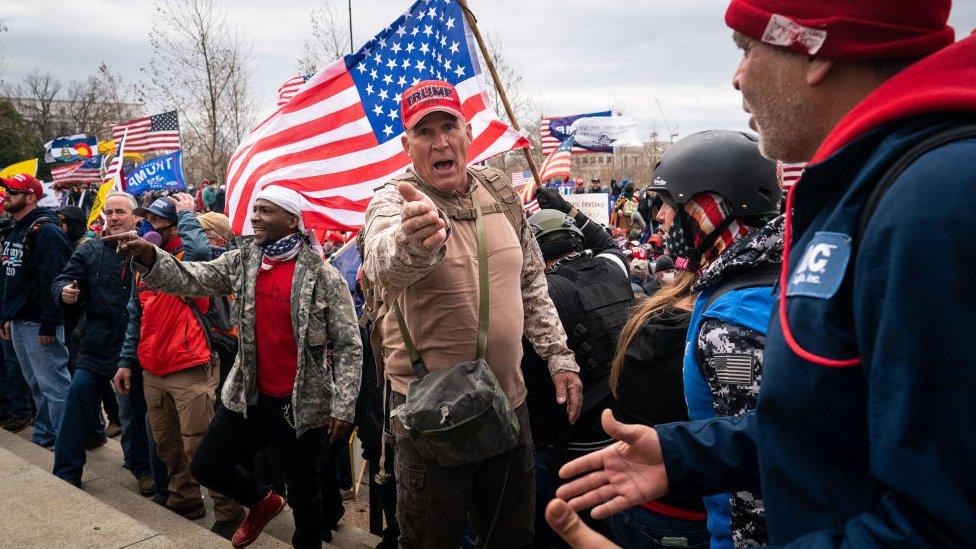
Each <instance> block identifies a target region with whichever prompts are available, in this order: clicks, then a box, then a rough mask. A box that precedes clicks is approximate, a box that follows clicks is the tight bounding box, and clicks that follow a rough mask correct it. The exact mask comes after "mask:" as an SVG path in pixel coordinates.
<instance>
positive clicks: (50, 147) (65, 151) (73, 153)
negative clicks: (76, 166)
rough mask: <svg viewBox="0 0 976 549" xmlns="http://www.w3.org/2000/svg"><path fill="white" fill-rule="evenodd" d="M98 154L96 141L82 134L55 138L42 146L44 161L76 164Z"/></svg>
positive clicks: (93, 137)
mask: <svg viewBox="0 0 976 549" xmlns="http://www.w3.org/2000/svg"><path fill="white" fill-rule="evenodd" d="M96 154H98V140H97V139H96V138H95V136H94V135H92V136H88V135H86V134H83V133H79V134H75V135H66V136H64V137H56V138H54V139H52V140H50V141H48V142H47V143H45V144H44V161H45V162H47V163H49V164H50V163H53V162H78V161H81V160H85V159H86V158H91V157H92V156H94V155H96Z"/></svg>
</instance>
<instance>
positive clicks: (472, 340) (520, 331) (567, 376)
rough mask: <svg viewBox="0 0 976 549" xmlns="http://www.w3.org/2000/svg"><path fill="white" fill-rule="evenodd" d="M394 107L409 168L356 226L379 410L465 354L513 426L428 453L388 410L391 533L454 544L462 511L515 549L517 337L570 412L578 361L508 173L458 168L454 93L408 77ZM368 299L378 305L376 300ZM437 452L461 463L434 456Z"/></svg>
mask: <svg viewBox="0 0 976 549" xmlns="http://www.w3.org/2000/svg"><path fill="white" fill-rule="evenodd" d="M401 115H402V116H401V120H403V126H404V128H405V132H404V135H403V137H402V139H401V143H402V146H403V149H404V151H405V152H406V153H407V154H408V155H409V156H410V158H411V160H412V161H413V164H412V165H411V167H410V168H409V169H408V170H407V172H406V173H405V174H402V175H400V176H397V177H395V178H393V180H391V181H389V182H387V183H386V184H384V185H383V186H381V187H380V188H378V189H377V190H376V194H375V195H374V196H373V199H372V201H371V202H370V204H369V207H368V208H367V210H366V225H365V227H364V228H363V233H362V236H361V238H362V243H363V248H364V253H363V279H364V281H363V282H364V288H365V289H367V292H366V293H367V309H368V310H369V311H370V314H371V315H373V316H374V318H375V323H374V326H375V328H374V333H375V334H376V335H377V336H378V338H379V339H380V340H381V342H376V343H375V344H374V347H375V348H377V349H379V348H382V350H383V357H382V358H383V360H382V366H383V367H384V370H385V376H386V378H387V379H388V380H389V382H390V387H391V390H392V394H391V395H390V401H389V404H390V405H389V408H390V409H391V410H396V409H397V408H398V407H399V406H401V405H403V404H404V402H405V401H409V400H408V398H407V395H408V391H407V388H408V385H409V386H410V388H411V389H410V392H409V394H415V389H414V387H415V386H416V385H415V384H416V383H417V382H418V378H420V377H426V376H427V374H428V373H430V374H435V376H434V378H432V379H435V378H437V375H438V374H441V373H442V372H446V371H448V372H449V371H452V370H454V368H453V367H454V366H455V365H460V364H461V363H465V362H467V361H472V359H475V358H476V355H477V358H478V359H482V358H483V359H484V361H485V362H486V363H487V365H488V367H489V368H490V371H491V373H492V374H493V376H494V378H495V379H496V380H497V386H498V387H499V391H497V392H493V393H494V396H495V397H497V398H496V399H495V400H493V402H495V403H502V404H503V403H504V402H503V401H502V399H505V401H507V406H510V408H508V410H509V411H511V412H513V413H512V415H513V416H514V417H513V418H510V420H509V423H517V424H518V425H519V432H518V434H517V436H516V437H514V438H515V439H517V440H509V442H511V443H512V444H513V445H514V447H513V446H507V447H505V446H503V445H501V444H498V445H497V446H496V445H491V444H488V445H486V446H488V448H487V450H488V451H486V452H485V453H484V454H483V455H480V453H479V455H478V456H474V457H472V454H474V453H476V452H467V453H466V454H465V456H464V457H463V458H462V457H457V458H456V459H455V458H454V456H455V455H460V454H461V453H462V450H464V449H465V448H466V447H468V446H475V445H476V444H477V442H478V441H479V440H489V438H488V437H487V435H486V433H485V432H484V431H485V430H478V431H477V432H473V433H468V434H467V435H460V436H458V439H463V440H458V444H456V445H451V447H450V448H447V449H446V451H445V452H442V453H439V454H438V455H434V456H432V455H431V453H430V452H429V451H425V447H424V445H423V444H421V443H419V442H417V441H415V439H414V437H413V436H412V435H411V434H410V433H408V430H407V428H406V427H405V426H404V423H403V421H401V420H402V417H400V416H397V417H396V418H393V419H391V420H390V423H391V424H392V425H391V427H392V432H393V435H394V439H395V440H394V445H395V449H396V456H395V460H396V476H397V479H396V482H397V486H398V491H397V519H398V521H399V524H400V530H401V535H400V540H399V543H400V546H401V547H408V548H409V547H437V548H440V547H444V548H448V547H458V545H459V544H460V543H461V536H462V534H463V532H464V529H465V524H466V523H467V522H468V517H470V523H471V524H472V526H473V527H474V530H475V531H476V532H477V534H478V536H479V538H480V539H481V543H487V542H488V539H487V538H490V540H491V541H492V542H493V543H495V544H506V545H508V546H513V547H523V546H527V545H530V544H531V543H532V538H533V511H532V510H533V508H534V487H533V480H532V479H533V476H532V467H533V453H532V436H531V433H530V430H529V421H528V410H527V405H526V404H525V397H526V388H525V381H524V380H523V379H522V374H521V370H520V368H519V366H520V363H521V360H522V337H523V335H524V336H525V337H526V338H527V339H528V341H529V342H530V343H531V344H532V345H533V347H534V348H535V350H536V351H537V352H538V354H539V356H541V357H542V358H543V359H545V361H546V363H547V366H548V370H549V373H550V375H551V377H552V379H553V383H554V385H555V387H556V394H557V395H558V396H557V401H558V402H559V404H565V405H566V406H567V413H568V415H569V418H570V421H574V422H575V421H576V418H577V417H578V416H579V411H580V405H581V403H582V390H581V389H582V383H581V382H580V378H579V375H578V373H577V372H578V371H579V366H577V365H576V360H575V358H574V356H573V352H572V351H570V350H569V348H568V347H567V346H566V334H565V332H564V330H563V327H562V325H561V324H560V322H559V317H558V315H557V314H556V309H555V306H554V305H553V303H552V300H551V299H550V298H549V292H548V287H547V284H546V277H545V272H544V270H545V263H544V262H543V259H542V254H541V252H540V251H539V246H538V244H537V243H536V241H535V238H534V236H533V235H532V232H531V230H530V228H529V226H528V225H527V224H526V222H525V214H524V212H523V211H522V203H521V201H520V200H519V199H518V197H517V196H516V194H515V191H514V189H513V188H512V183H511V181H510V180H509V179H508V177H506V176H505V174H504V173H502V172H500V171H498V170H495V169H492V168H487V167H476V166H471V167H469V166H468V165H467V164H468V154H467V151H468V145H469V144H470V143H471V125H470V124H468V123H467V122H466V121H465V118H464V114H463V108H462V106H461V101H460V99H459V97H458V94H457V90H455V89H454V87H453V86H452V85H451V84H449V83H448V82H443V81H439V80H428V81H423V82H419V83H418V84H416V85H415V86H413V87H411V88H408V89H407V90H406V91H404V92H403V96H402V101H401ZM479 256H484V257H485V260H484V261H482V260H480V259H479ZM482 281H483V284H481V282H482ZM489 295H490V301H489V298H488V296H489ZM371 296H373V297H371ZM482 296H484V298H485V299H484V301H485V302H482V299H481V298H482ZM374 298H378V299H374ZM394 302H397V303H399V307H400V309H402V321H401V322H398V318H397V317H398V316H401V315H400V314H399V313H400V309H397V310H396V311H397V313H398V314H396V315H394V314H385V312H386V311H390V309H389V308H390V307H392V306H393V303H394ZM486 302H487V303H486ZM377 303H382V304H383V305H382V307H381V308H380V309H379V310H377V309H376V305H377ZM482 311H483V312H484V314H485V316H487V319H486V320H485V321H484V322H482V315H481V313H482ZM390 312H392V311H390ZM376 317H378V318H376ZM411 340H413V341H412V342H413V343H414V344H415V348H413V349H411V347H414V346H413V345H411ZM414 355H419V356H418V359H422V360H417V361H415V360H414V359H413V356H414ZM455 371H456V370H455ZM499 393H503V394H499ZM504 407H505V405H503V406H502V408H504ZM441 413H442V414H444V417H443V421H444V422H445V423H450V422H451V420H452V417H453V416H452V413H453V412H452V410H451V408H450V407H449V406H447V405H445V406H444V407H443V408H442V410H441ZM488 416H492V414H486V417H488ZM501 423H504V422H499V423H498V424H501ZM498 424H489V427H488V428H490V426H491V425H498ZM472 425H474V423H472ZM479 425H480V424H479ZM486 430H487V429H486ZM455 440H457V439H455ZM460 447H465V448H460ZM448 457H451V458H452V460H454V461H457V462H461V464H460V465H457V466H454V465H449V464H446V463H445V459H446V458H448ZM469 459H470V461H468V460H469Z"/></svg>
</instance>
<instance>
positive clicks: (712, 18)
mask: <svg viewBox="0 0 976 549" xmlns="http://www.w3.org/2000/svg"><path fill="white" fill-rule="evenodd" d="M217 2H218V3H220V0H217ZM223 5H224V6H225V7H226V10H227V13H228V20H229V22H230V23H231V24H232V25H233V26H236V27H237V28H238V29H239V30H240V31H241V32H242V35H243V36H246V37H247V39H248V40H251V41H252V42H253V57H252V62H251V69H252V80H251V85H252V88H253V91H254V94H255V97H256V98H257V103H258V105H259V106H260V107H261V108H260V110H264V109H265V108H270V107H272V106H273V102H274V95H275V90H276V89H277V87H278V86H279V85H280V84H281V82H283V81H284V80H286V79H287V78H289V77H290V76H291V75H293V74H295V73H296V70H297V59H298V57H299V56H300V55H301V54H302V44H303V40H304V39H305V38H308V37H310V35H311V26H310V23H309V14H310V13H311V11H312V10H313V9H315V8H316V7H318V6H319V5H321V2H314V1H297V0H293V1H281V0H278V1H275V2H268V1H266V0H260V1H259V0H234V1H230V0H228V1H226V2H225V3H224V4H223ZM333 5H334V6H336V7H337V8H339V9H340V10H341V15H342V16H343V17H345V15H346V0H333ZM409 5H410V2H409V0H352V9H353V36H354V39H355V42H356V47H357V48H358V47H359V46H360V45H361V43H362V42H364V41H365V40H366V39H368V38H369V37H371V36H372V35H373V34H375V33H376V32H378V31H379V30H380V29H381V28H382V27H383V26H385V25H387V24H389V23H390V22H392V21H393V20H394V19H395V18H396V17H397V16H398V15H399V14H400V13H401V12H403V11H404V10H405V9H406V8H407V7H408V6H409ZM469 5H470V6H471V8H472V10H473V11H474V12H475V14H477V16H478V19H479V24H480V27H481V29H482V31H483V32H493V33H495V34H496V35H497V36H498V38H499V41H500V42H501V43H502V45H503V47H504V48H505V52H506V55H507V57H508V58H509V61H510V63H511V64H512V65H514V66H515V67H516V68H517V69H518V70H520V71H521V72H522V74H523V76H524V85H523V89H522V90H521V92H522V93H523V94H525V95H527V96H530V97H532V98H533V99H534V100H535V101H536V103H537V104H538V105H540V107H543V108H544V109H545V111H546V114H550V115H567V114H575V113H578V112H590V111H595V110H604V109H607V108H611V107H613V108H618V109H620V110H622V111H623V113H624V114H625V115H627V116H631V117H633V118H635V119H637V120H638V122H639V124H640V127H641V128H642V130H643V133H644V137H646V136H647V134H648V133H649V132H650V131H652V130H657V131H658V132H660V134H662V135H664V134H666V133H667V126H668V125H669V126H670V127H671V128H673V129H677V131H679V132H680V134H681V135H687V134H688V133H691V132H693V131H698V130H702V129H707V128H743V127H745V124H746V116H745V114H744V113H742V110H741V101H740V99H739V97H738V94H737V93H736V92H735V91H734V90H733V89H732V87H731V85H730V81H731V77H732V71H733V70H734V68H735V65H736V62H737V60H738V57H739V54H738V52H737V51H736V50H735V48H734V47H733V45H732V42H731V39H730V36H731V31H729V29H728V28H726V27H725V24H724V22H723V15H724V8H725V5H726V2H725V1H724V0H680V1H675V0H597V1H594V0H469ZM154 15H155V14H154V9H153V5H152V3H151V2H149V1H142V0H139V1H136V2H132V1H128V2H122V1H120V0H112V1H110V0H86V1H84V2H64V1H63V0H62V1H57V2H55V1H50V0H0V18H2V20H3V22H4V23H5V24H6V26H7V27H9V29H10V31H9V32H8V33H4V34H3V35H0V43H2V44H3V55H4V67H5V73H4V79H5V80H6V81H7V82H10V83H16V82H18V81H20V79H21V78H22V77H23V75H24V74H26V73H28V72H30V71H32V70H36V69H40V70H47V71H51V72H53V73H54V74H56V75H57V76H59V77H60V78H61V79H62V80H65V81H68V80H81V79H84V78H85V77H87V76H88V75H90V74H92V73H94V72H95V70H96V68H97V67H98V65H99V63H100V62H103V61H104V62H105V63H107V64H108V65H109V67H110V68H111V69H112V70H113V71H115V72H117V73H119V74H121V75H122V76H123V78H124V79H125V81H126V82H127V83H134V82H137V81H138V80H139V78H140V72H139V68H140V67H144V66H146V65H147V62H148V59H149V57H150V56H151V54H152V51H151V49H150V45H149V39H148V32H149V30H150V29H151V28H152V26H153V23H154ZM950 23H951V24H952V25H953V26H954V27H955V28H956V34H957V37H962V36H965V35H968V34H969V33H970V32H971V31H972V30H973V29H974V28H976V2H973V1H972V0H965V1H960V0H957V1H956V6H955V7H954V9H953V15H952V17H951V19H950ZM655 99H657V100H659V101H660V103H661V106H662V108H663V112H664V116H666V118H667V123H666V122H665V120H664V118H662V115H661V111H660V110H659V109H658V107H657V104H656V102H655Z"/></svg>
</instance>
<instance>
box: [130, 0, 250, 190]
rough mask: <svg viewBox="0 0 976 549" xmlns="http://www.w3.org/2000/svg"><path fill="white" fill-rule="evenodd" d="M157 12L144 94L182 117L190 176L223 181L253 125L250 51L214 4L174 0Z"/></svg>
mask: <svg viewBox="0 0 976 549" xmlns="http://www.w3.org/2000/svg"><path fill="white" fill-rule="evenodd" d="M156 10H157V12H158V14H159V18H158V20H159V21H162V23H161V24H160V25H158V26H157V27H155V28H154V29H153V30H152V31H150V33H149V41H150V45H151V46H152V49H153V57H152V59H151V60H150V62H149V66H148V67H146V68H144V69H143V71H144V73H145V74H146V75H147V80H148V85H146V86H145V87H144V91H145V92H146V94H147V95H148V97H150V98H151V99H153V100H155V101H156V102H158V103H160V104H161V105H164V106H165V108H174V109H176V110H177V112H178V113H179V115H180V129H181V134H182V135H181V138H182V141H183V148H184V150H186V151H188V152H191V153H192V156H193V158H192V160H193V162H192V163H189V166H188V168H187V171H188V172H189V173H190V175H191V177H199V178H204V177H206V178H211V179H217V180H223V179H224V177H225V174H226V169H227V159H228V158H229V157H230V154H231V152H232V151H233V149H234V148H235V147H236V146H237V144H238V143H239V142H240V139H241V138H242V137H243V135H244V134H245V133H246V132H247V130H248V129H250V127H251V125H252V123H253V121H254V105H253V102H252V101H251V98H250V95H249V92H248V79H249V67H248V60H249V57H250V48H249V47H246V46H245V44H244V41H243V39H242V38H241V36H240V35H239V34H237V33H235V32H232V30H231V29H230V28H229V26H228V24H227V18H226V14H225V12H224V10H223V9H222V8H218V7H217V6H215V4H214V2H213V1H212V0H170V1H168V2H165V3H158V4H157V5H156ZM185 156H190V154H188V155H185Z"/></svg>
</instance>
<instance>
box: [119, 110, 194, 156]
mask: <svg viewBox="0 0 976 549" xmlns="http://www.w3.org/2000/svg"><path fill="white" fill-rule="evenodd" d="M126 130H128V132H129V134H128V142H127V143H126V145H125V148H126V150H127V151H128V152H138V153H147V152H156V151H175V150H179V148H180V122H179V119H178V118H177V116H176V111H170V112H164V113H163V114H154V115H152V116H147V117H145V118H137V119H135V120H129V121H128V122H126V123H125V124H121V125H119V126H113V127H112V138H113V139H119V138H121V137H122V134H123V133H124V132H125V131H126Z"/></svg>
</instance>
